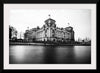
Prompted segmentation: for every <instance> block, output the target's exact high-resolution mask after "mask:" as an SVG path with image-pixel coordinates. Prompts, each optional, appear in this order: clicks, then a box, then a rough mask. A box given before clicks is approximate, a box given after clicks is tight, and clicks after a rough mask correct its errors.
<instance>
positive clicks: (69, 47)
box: [4, 4, 96, 68]
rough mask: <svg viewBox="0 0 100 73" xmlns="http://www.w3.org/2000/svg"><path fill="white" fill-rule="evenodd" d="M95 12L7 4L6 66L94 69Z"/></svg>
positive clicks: (59, 6) (79, 6)
mask: <svg viewBox="0 0 100 73" xmlns="http://www.w3.org/2000/svg"><path fill="white" fill-rule="evenodd" d="M95 12H96V11H95V4H90V5H89V4H83V6H82V4H5V5H4V24H5V25H4V29H5V38H6V39H5V41H6V42H7V43H6V46H5V47H8V48H7V49H4V53H5V54H6V55H5V58H4V61H5V62H4V63H5V65H4V66H7V64H9V65H10V66H13V65H17V66H14V67H17V68H18V65H20V67H21V65H23V66H24V64H25V65H34V66H36V65H48V66H49V65H56V66H57V65H58V66H59V67H60V65H66V66H69V65H74V66H73V67H75V65H76V66H77V65H86V66H87V67H89V66H91V65H92V64H94V63H95V62H96V48H95V41H96V40H95V38H96V37H95V34H96V33H95V29H96V28H95V27H96V22H95V21H96V20H95V16H96V14H95ZM5 26H6V27H5ZM93 38H94V39H93ZM93 45H94V46H93ZM93 47H94V48H93ZM95 64H96V63H95ZM95 64H94V65H95ZM10 66H9V67H10ZM24 67H25V66H24ZM26 67H27V66H26ZM26 67H25V68H26ZM36 67H37V66H36ZM40 67H42V66H40ZM50 67H51V66H50ZM54 67H55V66H54ZM73 67H72V68H73ZM81 67H82V66H81ZM81 67H80V68H81ZM7 68H8V67H7ZM10 68H12V67H10ZM32 68H34V67H32ZM51 68H52V67H51ZM66 68H68V67H66ZM69 68H70V67H69ZM90 68H94V67H90Z"/></svg>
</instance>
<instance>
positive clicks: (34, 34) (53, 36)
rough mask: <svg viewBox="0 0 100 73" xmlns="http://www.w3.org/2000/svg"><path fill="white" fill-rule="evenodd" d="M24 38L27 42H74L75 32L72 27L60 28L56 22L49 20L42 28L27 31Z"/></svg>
mask: <svg viewBox="0 0 100 73" xmlns="http://www.w3.org/2000/svg"><path fill="white" fill-rule="evenodd" d="M24 38H25V40H27V41H34V40H35V41H53V42H58V41H59V42H60V41H61V42H68V41H72V42H74V30H73V27H71V26H69V27H66V28H58V27H57V26H56V21H55V20H54V19H51V18H49V19H47V20H45V24H44V25H43V26H42V27H41V28H32V29H30V30H26V32H25V34H24Z"/></svg>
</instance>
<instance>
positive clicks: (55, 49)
mask: <svg viewBox="0 0 100 73" xmlns="http://www.w3.org/2000/svg"><path fill="white" fill-rule="evenodd" d="M9 63H10V64H90V63H91V47H90V46H25V45H16V46H15V45H13V46H10V49H9Z"/></svg>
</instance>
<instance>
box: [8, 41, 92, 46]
mask: <svg viewBox="0 0 100 73" xmlns="http://www.w3.org/2000/svg"><path fill="white" fill-rule="evenodd" d="M9 45H34V46H35V45H36V46H39V45H40V46H41V45H42V46H44V45H60V46H91V45H90V44H61V43H58V44H54V43H50V44H49V43H19V42H10V43H9Z"/></svg>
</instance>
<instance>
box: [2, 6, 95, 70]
mask: <svg viewBox="0 0 100 73" xmlns="http://www.w3.org/2000/svg"><path fill="white" fill-rule="evenodd" d="M11 9H91V32H92V33H91V64H9V15H10V14H9V12H10V10H11ZM3 16H4V21H3V22H4V45H3V46H4V49H3V56H4V58H3V59H4V60H3V61H4V64H3V67H4V68H3V69H5V70H6V69H96V4H4V15H3Z"/></svg>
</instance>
